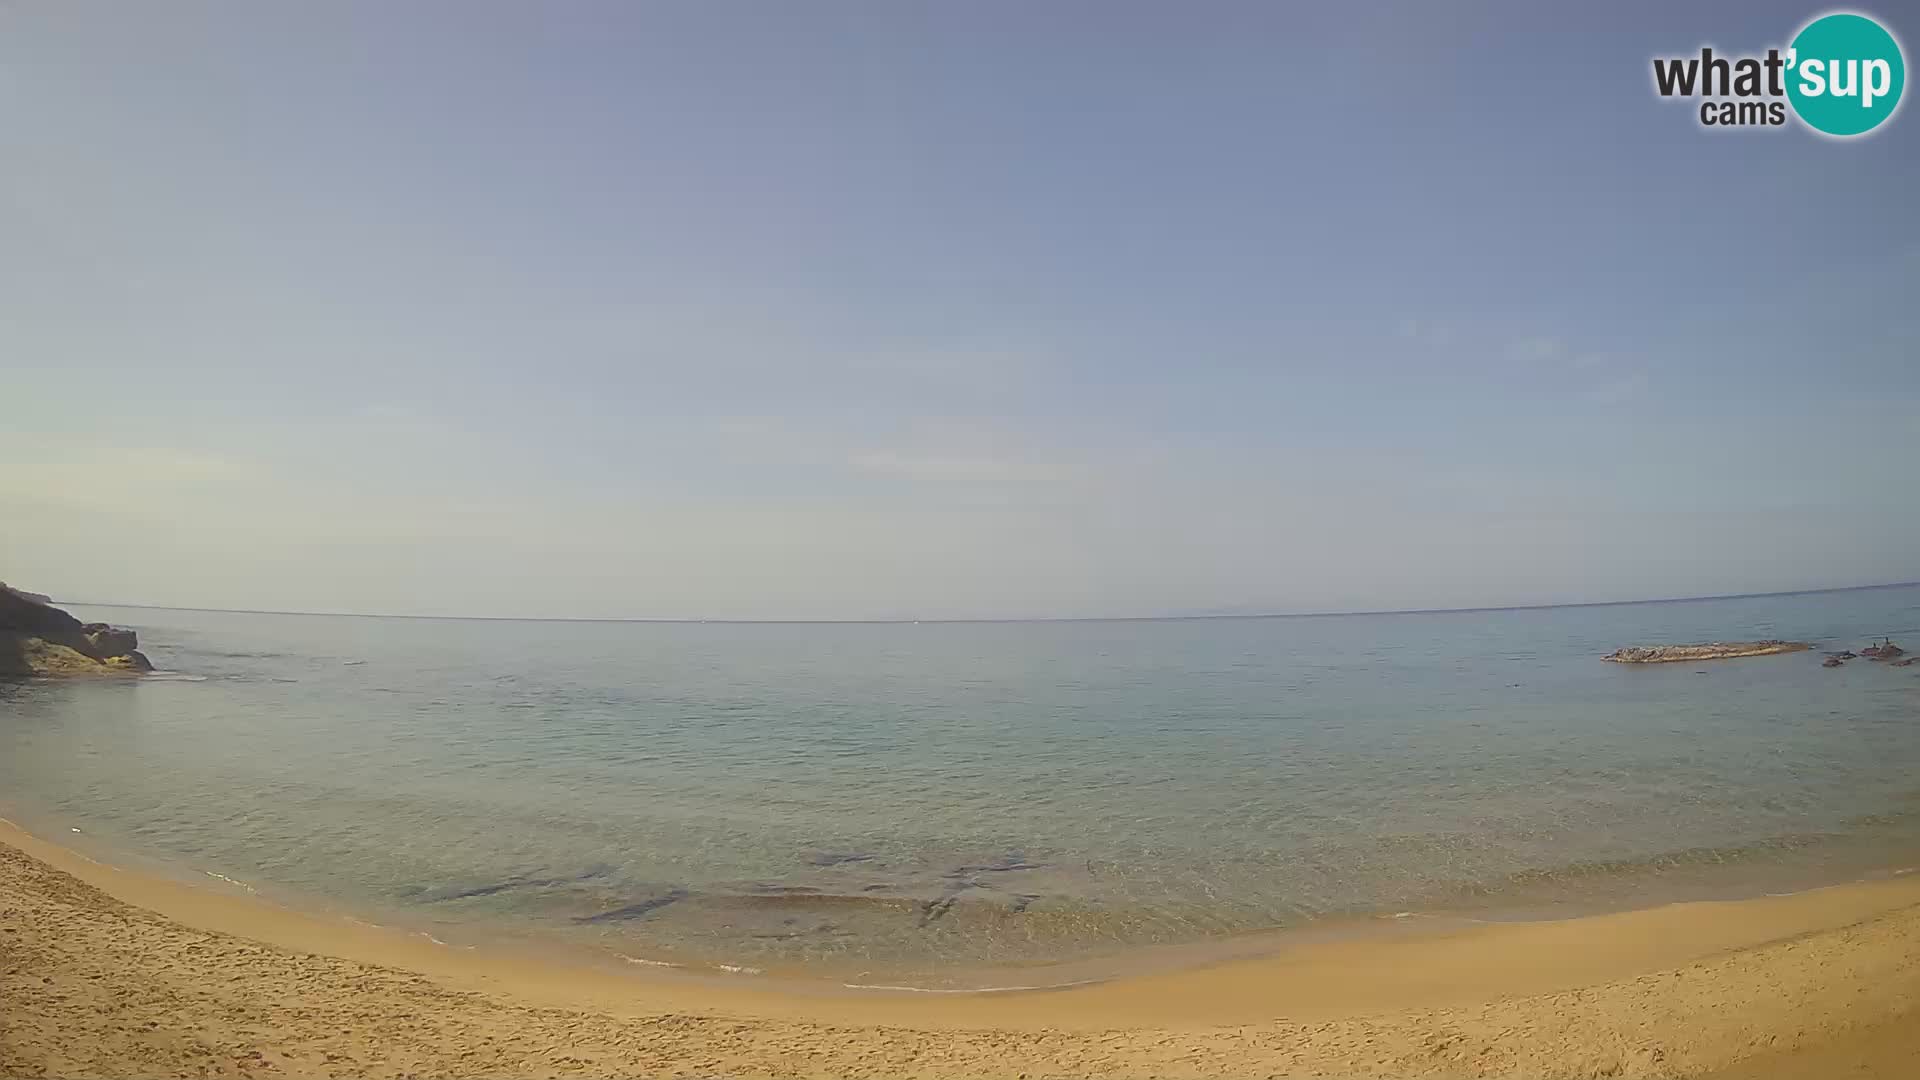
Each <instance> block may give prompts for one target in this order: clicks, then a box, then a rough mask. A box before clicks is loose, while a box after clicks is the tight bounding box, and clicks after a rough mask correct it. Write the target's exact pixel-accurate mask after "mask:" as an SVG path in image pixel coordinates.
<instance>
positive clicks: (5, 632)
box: [0, 583, 153, 678]
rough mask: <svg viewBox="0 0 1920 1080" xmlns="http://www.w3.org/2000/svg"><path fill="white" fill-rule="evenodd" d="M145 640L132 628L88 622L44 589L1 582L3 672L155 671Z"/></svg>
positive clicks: (0, 662)
mask: <svg viewBox="0 0 1920 1080" xmlns="http://www.w3.org/2000/svg"><path fill="white" fill-rule="evenodd" d="M139 645H140V641H139V638H138V637H136V636H135V634H134V632H133V631H131V630H123V629H120V628H118V627H113V626H108V625H107V624H106V623H83V622H81V621H80V620H79V619H76V618H74V617H73V616H72V615H69V614H67V613H66V612H64V611H62V610H60V609H59V608H57V607H54V606H53V605H52V604H51V603H49V602H48V601H47V598H46V597H44V596H41V595H40V594H38V593H30V592H25V591H22V590H20V589H15V588H11V587H9V586H7V585H5V584H4V583H0V678H4V677H16V678H17V677H21V676H35V675H137V674H139V673H141V672H145V671H152V670H153V665H152V664H151V663H149V662H148V661H147V658H146V657H145V656H143V655H142V654H141V653H140V650H139Z"/></svg>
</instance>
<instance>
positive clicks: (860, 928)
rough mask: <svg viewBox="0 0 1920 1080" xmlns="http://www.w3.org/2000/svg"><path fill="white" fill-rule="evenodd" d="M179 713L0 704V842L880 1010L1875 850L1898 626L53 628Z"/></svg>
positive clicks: (138, 698) (1573, 903) (35, 700)
mask: <svg viewBox="0 0 1920 1080" xmlns="http://www.w3.org/2000/svg"><path fill="white" fill-rule="evenodd" d="M74 610H75V613H76V614H78V615H80V616H82V617H83V618H87V619H98V620H105V621H111V622H114V623H118V624H124V625H131V626H134V627H136V628H138V629H139V631H140V634H141V638H142V642H143V644H144V645H145V647H146V648H147V650H148V652H149V654H150V655H151V656H152V657H153V659H154V660H155V662H156V663H157V664H158V665H159V666H160V667H161V668H163V669H167V670H168V671H170V672H175V673H178V677H161V678H155V679H151V680H145V681H137V682H136V681H95V682H87V681H82V682H51V681H41V682H28V683H14V684H0V808H4V809H5V811H6V813H7V814H8V815H9V816H12V817H15V818H16V819H17V820H21V821H23V823H27V824H29V825H31V826H34V827H36V828H39V829H42V830H46V831H49V832H54V833H60V834H66V830H67V829H70V828H78V829H80V830H82V835H83V836H85V837H87V838H89V839H91V840H94V841H97V842H100V843H105V844H109V845H114V846H119V847H123V848H125V849H127V850H132V851H138V852H142V853H145V854H147V855H150V856H152V857H154V858H157V859H159V860H162V861H163V862H165V863H166V864H167V865H169V866H172V867H175V868H177V869H178V870H179V871H180V872H183V873H192V874H200V873H204V872H209V871H210V872H213V873H218V874H221V875H224V876H226V877H230V878H233V879H237V880H239V881H243V882H247V883H250V884H252V885H253V886H254V887H256V888H260V889H262V890H264V891H267V892H270V893H271V892H275V891H282V892H284V893H286V894H287V895H292V896H299V897H301V898H303V899H304V900H306V901H308V902H316V903H322V904H326V905H332V906H336V907H338V908H340V909H342V910H345V911H352V912H357V913H361V914H364V915H366V916H367V917H370V918H379V919H383V920H385V919H392V920H395V921H398V922H401V923H403V924H408V925H413V926H417V927H422V928H425V929H428V930H429V931H431V932H432V933H434V934H436V935H437V936H441V937H443V938H447V939H449V940H453V939H454V938H457V937H461V936H462V935H464V936H465V938H467V939H475V940H477V939H479V938H483V937H488V936H494V935H500V936H507V937H513V938H518V939H532V940H538V941H553V942H563V943H567V944H570V945H574V946H584V947H589V948H594V949H599V950H604V951H605V952H606V953H608V954H621V955H625V956H629V957H637V958H644V959H653V960H672V961H677V962H687V963H715V962H724V963H727V964H730V965H734V966H740V967H759V968H768V969H792V968H798V969H803V970H818V971H831V972H837V973H844V974H857V975H861V976H863V977H864V976H873V975H876V973H878V974H886V975H888V976H890V977H905V976H912V977H914V978H917V979H919V980H920V981H922V982H923V983H927V984H929V985H931V984H935V983H938V981H939V980H941V979H943V978H948V977H950V976H951V974H952V973H953V972H957V971H961V970H972V969H978V968H980V967H983V966H984V967H991V966H1004V965H1008V964H1029V963H1033V962H1037V961H1048V960H1055V959H1068V958H1082V957H1089V956H1106V955H1111V954H1116V953H1125V952H1127V951H1129V950H1131V949H1133V948H1134V947H1137V946H1142V945H1151V944H1180V943H1191V942H1205V941H1210V940H1216V939H1220V938H1222V937H1225V936H1229V935H1235V934H1239V933H1243V932H1246V931H1250V930H1257V929H1263V928H1269V927H1276V926H1298V925H1304V924H1310V923H1316V922H1318V921H1323V920H1327V919H1330V918H1336V917H1341V916H1356V915H1357V916H1365V915H1374V914H1394V913H1398V912H1402V911H1420V912H1436V911H1449V912H1465V913H1469V914H1484V915H1492V916H1498V917H1505V916H1510V915H1537V914H1557V913H1571V912H1574V911H1579V910H1590V909H1592V908H1595V907H1614V906H1627V905H1633V904H1641V903H1650V902H1657V901H1659V900H1665V899H1672V898H1676V897H1688V896H1704V895H1728V894H1735V893H1741V892H1752V891H1767V890H1781V889H1786V888H1792V887H1799V886H1803V885H1806V884H1811V883H1815V882H1819V881H1825V880H1833V879H1836V878H1840V877H1849V876H1855V875H1858V874H1860V873H1863V872H1867V871H1871V870H1875V869H1888V868H1894V867H1898V866H1905V865H1908V864H1909V863H1910V862H1912V861H1914V856H1915V855H1916V853H1920V665H1916V666H1913V667H1908V668H1891V667H1888V666H1885V665H1880V664H1870V663H1868V662H1866V661H1855V662H1853V663H1851V664H1849V665H1847V666H1845V667H1843V668H1839V669H1831V670H1830V669H1823V668H1821V667H1820V659H1821V658H1820V654H1819V653H1817V652H1815V653H1802V654H1796V655H1788V656H1779V657H1768V658H1756V659H1748V660H1737V661H1724V662H1719V663H1712V664H1676V665H1661V666H1648V667H1635V666H1624V665H1615V664H1606V663H1601V662H1600V661H1599V659H1598V658H1599V656H1600V655H1602V654H1604V653H1606V652H1608V651H1610V650H1612V649H1613V648H1615V647H1616V646H1619V645H1622V644H1628V643H1635V642H1686V641H1703V640H1713V639H1727V640H1731V639H1744V638H1758V637H1786V638H1799V639H1806V640H1812V641H1815V642H1818V643H1821V644H1822V645H1823V646H1826V647H1832V648H1841V647H1852V648H1857V647H1859V646H1860V645H1862V644H1864V643H1865V642H1866V640H1867V639H1868V638H1869V637H1870V636H1877V635H1879V634H1883V633H1885V634H1892V635H1893V636H1894V637H1895V638H1901V637H1903V636H1904V637H1905V638H1906V639H1907V643H1908V645H1909V647H1915V646H1920V588H1916V587H1903V588H1890V589H1876V590H1863V591H1851V592H1839V593H1823V594H1806V595H1796V596H1778V597H1757V598H1747V599H1736V600H1721V601H1692V602H1672V603H1660V604H1642V605H1627V606H1616V607H1590V608H1558V609H1542V610H1527V611H1489V612H1464V613H1444V614H1410V615H1366V616H1334V617H1313V618H1278V619H1220V620H1166V621H1122V622H1061V623H923V624H905V625H901V624H892V625H865V624H861V625H850V624H780V625H740V624H660V623H563V622H508V621H498V622H492V621H462V620H429V619H388V618H360V617H324V616H288V615H253V614H233V613H209V612H188V611H166V610H146V609H139V610H136V609H114V608H76V609H74Z"/></svg>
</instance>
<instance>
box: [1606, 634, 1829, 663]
mask: <svg viewBox="0 0 1920 1080" xmlns="http://www.w3.org/2000/svg"><path fill="white" fill-rule="evenodd" d="M1811 648H1813V646H1812V645H1811V644H1809V643H1808V642H1805V641H1775V640H1771V639H1770V640H1767V641H1714V642H1709V643H1707V644H1705V645H1630V646H1627V647H1626V648H1623V649H1615V650H1614V651H1613V652H1612V653H1610V654H1608V655H1606V656H1603V657H1601V658H1600V659H1602V660H1608V661H1611V662H1613V663H1616V664H1673V663H1680V662H1682V661H1694V660H1731V659H1734V658H1736V657H1741V656H1772V655H1774V654H1775V653H1789V652H1804V651H1805V650H1807V649H1811Z"/></svg>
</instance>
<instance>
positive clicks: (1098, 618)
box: [51, 580, 1920, 626]
mask: <svg viewBox="0 0 1920 1080" xmlns="http://www.w3.org/2000/svg"><path fill="white" fill-rule="evenodd" d="M1915 585H1920V580H1913V581H1882V582H1874V583H1870V584H1865V585H1832V586H1824V587H1820V588H1811V589H1770V590H1765V591H1761V592H1737V593H1709V594H1699V595H1691V596H1649V597H1639V598H1635V599H1631V600H1580V601H1573V602H1569V603H1559V604H1487V605H1481V606H1470V607H1434V608H1374V609H1355V610H1350V611H1219V610H1212V611H1191V612H1171V613H1167V614H1159V615H1041V616H1029V617H1018V616H1009V617H1006V618H943V617H941V616H937V615H935V616H920V617H915V616H901V617H898V618H888V619H807V618H767V619H737V618H717V619H702V618H687V617H680V618H676V617H670V616H645V615H636V616H627V617H623V618H598V617H583V616H572V615H446V614H421V613H414V612H383V611H291V610H279V609H273V608H221V607H190V606H181V605H175V604H129V603H118V602H114V601H106V600H68V599H63V598H60V597H53V598H52V601H51V602H52V603H55V604H59V605H63V606H66V607H93V608H117V609H122V610H129V611H196V612H205V613H209V614H219V615H300V616H311V617H315V618H326V619H428V620H445V621H452V622H551V623H670V624H672V623H690V624H699V623H711V624H718V625H728V626H892V625H900V624H912V623H982V624H993V623H1082V622H1179V621H1187V620H1201V619H1339V618H1353V617H1359V616H1371V615H1469V614H1479V613H1487V612H1497V611H1560V610H1564V609H1568V608H1610V607H1632V606H1635V605H1638V604H1693V603H1707V602H1710V601H1714V600H1758V599H1765V598H1767V597H1775V596H1819V595H1823V594H1828V593H1850V592H1868V591H1871V590H1874V589H1905V588H1911V587H1913V586H1915Z"/></svg>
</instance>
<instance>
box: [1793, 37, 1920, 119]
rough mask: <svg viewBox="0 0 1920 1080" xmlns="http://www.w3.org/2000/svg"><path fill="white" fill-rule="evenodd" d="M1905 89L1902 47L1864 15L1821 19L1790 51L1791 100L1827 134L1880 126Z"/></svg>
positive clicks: (1898, 104) (1803, 117)
mask: <svg viewBox="0 0 1920 1080" xmlns="http://www.w3.org/2000/svg"><path fill="white" fill-rule="evenodd" d="M1906 85H1907V62H1906V58H1905V57H1903V56H1901V54H1900V43H1899V42H1897V41H1895V40H1894V39H1893V35H1892V34H1889V33H1887V30H1886V28H1885V27H1883V26H1881V25H1880V24H1879V23H1877V22H1874V21H1873V20H1872V19H1869V18H1867V17H1866V16H1865V15H1855V14H1853V13H1851V12H1840V13H1836V14H1833V15H1823V16H1821V17H1820V18H1818V19H1815V20H1813V21H1812V22H1810V23H1808V24H1807V25H1806V27H1805V28H1804V29H1802V30H1801V31H1800V33H1799V35H1798V36H1796V37H1795V38H1794V39H1793V44H1792V45H1791V46H1790V47H1789V48H1788V51H1787V100H1789V101H1791V102H1792V103H1793V111H1794V112H1795V113H1797V114H1799V116H1800V119H1801V120H1803V121H1805V122H1806V124H1807V126H1808V127H1811V128H1813V129H1814V130H1815V131H1820V132H1825V133H1826V134H1828V135H1838V136H1841V137H1843V138H1844V137H1846V136H1849V135H1864V134H1866V133H1867V132H1869V131H1872V130H1873V129H1874V128H1876V127H1879V126H1880V125H1881V124H1882V123H1884V122H1885V121H1886V119H1887V117H1889V116H1892V115H1893V112H1894V110H1895V109H1898V108H1899V107H1900V92H1901V91H1902V90H1904V89H1906Z"/></svg>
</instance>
